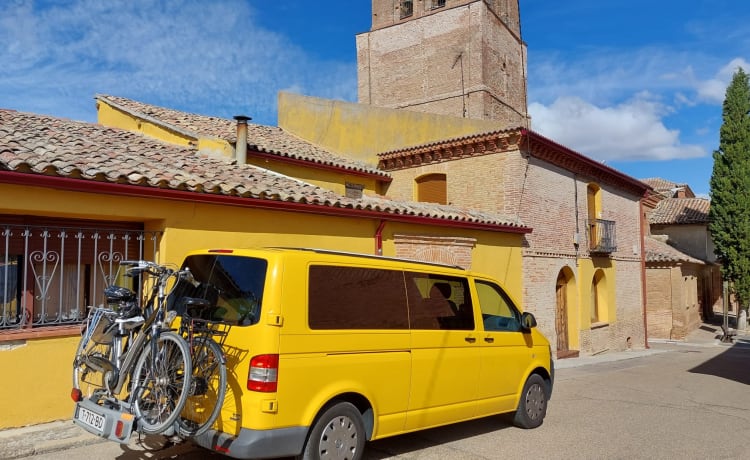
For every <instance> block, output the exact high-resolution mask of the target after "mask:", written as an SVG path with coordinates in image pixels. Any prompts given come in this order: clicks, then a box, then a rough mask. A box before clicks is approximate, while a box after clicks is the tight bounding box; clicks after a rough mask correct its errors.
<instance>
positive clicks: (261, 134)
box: [96, 94, 390, 178]
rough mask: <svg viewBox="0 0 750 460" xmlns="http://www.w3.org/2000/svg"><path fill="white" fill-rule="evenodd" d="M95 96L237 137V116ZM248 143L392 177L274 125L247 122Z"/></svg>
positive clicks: (182, 126)
mask: <svg viewBox="0 0 750 460" xmlns="http://www.w3.org/2000/svg"><path fill="white" fill-rule="evenodd" d="M96 99H97V100H101V101H104V102H106V103H107V104H110V105H111V106H113V107H115V108H117V109H119V110H122V111H124V112H127V113H129V114H131V115H133V116H136V117H139V118H142V119H144V120H148V121H150V122H152V123H155V124H157V125H160V126H165V127H167V128H169V129H171V130H173V131H175V132H178V133H181V134H184V135H186V136H189V137H194V138H199V137H216V138H220V139H223V140H225V141H227V142H230V143H234V142H236V141H237V122H236V121H234V120H228V119H226V118H218V117H209V116H206V115H197V114H193V113H187V112H181V111H178V110H172V109H168V108H164V107H158V106H155V105H150V104H144V103H142V102H138V101H133V100H131V99H126V98H124V97H117V96H108V95H101V94H100V95H97V96H96ZM247 143H248V145H249V146H250V147H249V148H250V149H253V150H257V151H259V152H263V153H268V154H271V155H277V156H279V157H286V158H291V159H295V160H302V161H309V162H312V163H317V164H321V165H326V166H333V167H337V168H343V169H346V170H351V171H357V172H362V173H366V174H372V175H375V176H379V177H382V178H390V175H389V174H388V173H387V172H385V171H381V170H380V169H378V168H376V167H374V166H370V165H368V164H367V163H364V162H360V161H354V160H350V159H348V158H342V157H339V156H337V155H334V154H332V153H330V152H328V151H326V150H324V149H322V148H320V147H317V146H316V145H313V144H311V143H309V142H307V141H305V140H303V139H300V138H298V137H296V136H294V135H292V134H289V133H288V132H286V131H284V130H283V129H281V128H278V127H275V126H266V125H258V124H254V123H248V125H247Z"/></svg>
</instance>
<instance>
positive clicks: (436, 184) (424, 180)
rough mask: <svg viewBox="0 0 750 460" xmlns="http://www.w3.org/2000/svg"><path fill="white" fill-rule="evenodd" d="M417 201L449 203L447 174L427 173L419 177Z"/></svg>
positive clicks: (417, 181)
mask: <svg viewBox="0 0 750 460" xmlns="http://www.w3.org/2000/svg"><path fill="white" fill-rule="evenodd" d="M416 186H417V201H421V202H423V203H438V204H448V185H447V181H446V177H445V174H427V175H424V176H421V177H419V178H417V180H416Z"/></svg>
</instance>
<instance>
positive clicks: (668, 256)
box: [644, 236, 705, 264]
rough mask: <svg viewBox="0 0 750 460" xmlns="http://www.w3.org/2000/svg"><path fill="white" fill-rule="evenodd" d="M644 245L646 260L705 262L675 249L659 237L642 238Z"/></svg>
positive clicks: (653, 261)
mask: <svg viewBox="0 0 750 460" xmlns="http://www.w3.org/2000/svg"><path fill="white" fill-rule="evenodd" d="M644 240H645V247H646V262H647V263H659V262H670V263H677V262H690V263H694V264H705V262H703V261H702V260H699V259H696V258H694V257H691V256H689V255H687V254H685V253H684V252H681V251H679V250H678V249H675V248H674V247H672V246H670V245H669V244H667V243H665V242H663V241H661V240H660V239H659V238H655V237H653V236H648V237H646V238H644Z"/></svg>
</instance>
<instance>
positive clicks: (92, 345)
mask: <svg viewBox="0 0 750 460" xmlns="http://www.w3.org/2000/svg"><path fill="white" fill-rule="evenodd" d="M111 353H112V347H111V346H110V345H103V344H100V343H96V342H94V341H93V340H85V337H82V338H81V343H79V344H78V351H77V352H76V356H75V358H74V359H73V388H75V389H77V390H80V391H81V396H83V397H84V398H90V397H91V396H92V395H94V393H95V392H104V390H106V388H107V386H106V385H105V382H106V379H107V378H108V377H109V375H108V373H107V372H106V370H105V368H104V367H103V366H95V364H97V363H110V362H111V357H112V356H111Z"/></svg>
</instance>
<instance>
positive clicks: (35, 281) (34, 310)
mask: <svg viewBox="0 0 750 460" xmlns="http://www.w3.org/2000/svg"><path fill="white" fill-rule="evenodd" d="M160 237H161V233H160V232H144V231H141V230H126V229H112V228H109V229H108V228H83V227H67V226H65V227H63V226H43V225H16V224H0V332H2V331H4V330H14V329H27V328H30V327H39V326H58V325H70V324H76V323H80V322H82V321H84V320H85V319H86V317H87V311H86V308H87V306H88V305H101V304H104V303H106V302H105V300H104V294H103V291H104V288H105V287H106V286H107V285H109V284H113V283H115V282H116V281H117V280H118V279H119V278H120V277H121V276H122V273H120V271H119V262H120V261H121V260H127V259H147V260H154V259H155V258H156V248H157V247H158V242H159V239H160Z"/></svg>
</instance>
